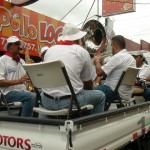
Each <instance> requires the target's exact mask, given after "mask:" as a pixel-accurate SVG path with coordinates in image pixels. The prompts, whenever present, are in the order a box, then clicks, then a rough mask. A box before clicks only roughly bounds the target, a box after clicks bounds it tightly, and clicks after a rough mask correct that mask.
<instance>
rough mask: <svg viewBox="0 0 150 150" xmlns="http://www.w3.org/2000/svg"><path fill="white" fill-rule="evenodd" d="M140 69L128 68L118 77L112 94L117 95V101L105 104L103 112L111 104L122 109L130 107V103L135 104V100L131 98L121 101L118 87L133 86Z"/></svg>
mask: <svg viewBox="0 0 150 150" xmlns="http://www.w3.org/2000/svg"><path fill="white" fill-rule="evenodd" d="M139 70H140V69H138V68H134V67H128V68H126V69H125V70H124V71H123V72H122V75H121V76H120V79H119V81H118V83H117V85H116V88H115V90H114V92H115V93H116V94H117V95H118V97H119V99H117V100H112V101H110V102H109V103H107V104H106V107H105V110H108V109H109V107H110V105H111V103H115V104H116V105H119V106H120V107H124V106H126V105H128V104H129V105H130V103H132V102H133V103H134V104H135V98H134V97H131V98H130V99H122V98H121V97H120V95H119V87H120V85H129V86H133V85H134V83H135V80H136V77H137V74H138V72H139Z"/></svg>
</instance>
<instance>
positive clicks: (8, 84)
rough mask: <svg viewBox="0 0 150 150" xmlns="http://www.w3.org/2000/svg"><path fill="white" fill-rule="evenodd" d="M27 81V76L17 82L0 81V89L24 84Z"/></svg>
mask: <svg viewBox="0 0 150 150" xmlns="http://www.w3.org/2000/svg"><path fill="white" fill-rule="evenodd" d="M29 81H30V80H29V77H28V76H27V75H24V76H22V77H21V78H20V79H18V80H0V87H9V86H13V85H17V84H24V83H25V82H29Z"/></svg>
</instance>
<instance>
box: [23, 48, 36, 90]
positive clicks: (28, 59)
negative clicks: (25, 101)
mask: <svg viewBox="0 0 150 150" xmlns="http://www.w3.org/2000/svg"><path fill="white" fill-rule="evenodd" d="M25 62H26V63H28V64H30V63H34V61H33V60H32V59H30V55H29V51H28V50H26V52H25ZM26 89H27V90H28V91H30V92H34V91H35V89H34V86H33V84H32V83H31V82H27V83H26Z"/></svg>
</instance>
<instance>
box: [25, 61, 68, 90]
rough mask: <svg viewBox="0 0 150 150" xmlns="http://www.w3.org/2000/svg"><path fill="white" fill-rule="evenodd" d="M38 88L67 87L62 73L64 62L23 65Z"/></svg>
mask: <svg viewBox="0 0 150 150" xmlns="http://www.w3.org/2000/svg"><path fill="white" fill-rule="evenodd" d="M23 67H24V69H25V70H26V71H27V73H28V75H29V77H30V79H31V81H32V84H33V86H34V87H36V88H55V87H60V86H65V85H67V82H66V79H65V78H64V74H63V72H62V68H64V64H63V62H62V61H53V62H42V63H32V64H23Z"/></svg>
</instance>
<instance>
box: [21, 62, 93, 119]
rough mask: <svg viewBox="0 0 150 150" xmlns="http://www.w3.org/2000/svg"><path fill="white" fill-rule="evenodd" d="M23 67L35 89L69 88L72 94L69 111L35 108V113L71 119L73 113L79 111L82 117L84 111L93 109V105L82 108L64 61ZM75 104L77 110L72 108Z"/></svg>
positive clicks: (24, 65)
mask: <svg viewBox="0 0 150 150" xmlns="http://www.w3.org/2000/svg"><path fill="white" fill-rule="evenodd" d="M23 67H24V69H25V70H26V71H27V73H28V75H29V77H30V79H31V81H32V84H33V86H34V87H35V88H55V87H61V86H68V87H69V89H70V92H71V100H70V107H69V108H68V109H62V110H57V111H54V110H48V109H46V108H41V107H34V108H33V111H35V112H37V113H41V114H44V115H49V116H62V115H67V118H70V117H71V113H72V111H78V112H79V114H80V115H81V114H82V113H81V112H82V111H85V110H91V109H93V105H86V106H83V107H81V108H80V106H79V104H78V101H77V98H76V95H75V92H74V89H73V87H72V84H71V82H70V79H69V76H68V74H67V71H66V68H65V66H64V64H63V62H62V61H60V60H58V61H52V62H42V63H35V64H23ZM73 103H74V104H75V106H76V108H75V109H74V108H72V105H73Z"/></svg>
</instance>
